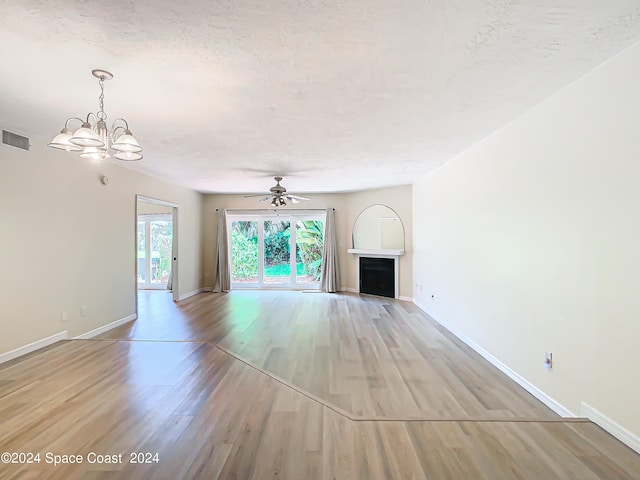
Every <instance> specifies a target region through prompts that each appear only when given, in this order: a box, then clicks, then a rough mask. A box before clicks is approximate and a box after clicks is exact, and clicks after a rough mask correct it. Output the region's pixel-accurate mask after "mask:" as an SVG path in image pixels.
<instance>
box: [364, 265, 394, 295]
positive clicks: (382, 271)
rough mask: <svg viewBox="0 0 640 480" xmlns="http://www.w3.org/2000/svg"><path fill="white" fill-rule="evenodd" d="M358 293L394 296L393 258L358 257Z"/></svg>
mask: <svg viewBox="0 0 640 480" xmlns="http://www.w3.org/2000/svg"><path fill="white" fill-rule="evenodd" d="M359 268H360V293H368V294H371V295H380V296H381V297H391V298H394V297H395V291H396V285H395V260H394V259H393V258H376V257H360V267H359Z"/></svg>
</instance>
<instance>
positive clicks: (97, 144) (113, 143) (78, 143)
mask: <svg viewBox="0 0 640 480" xmlns="http://www.w3.org/2000/svg"><path fill="white" fill-rule="evenodd" d="M91 73H92V74H93V76H94V77H96V78H97V79H98V80H99V81H98V84H99V85H100V96H99V97H98V100H99V105H100V110H99V111H98V113H91V112H89V113H88V114H87V118H86V120H82V119H81V118H78V117H71V118H69V119H67V121H66V122H65V124H64V128H63V129H62V130H61V131H60V133H59V134H58V135H56V136H55V137H54V138H53V140H51V143H49V146H50V147H52V148H58V149H60V150H66V151H67V152H81V153H80V156H81V157H83V158H90V159H92V160H104V159H106V158H109V157H111V156H112V157H114V158H117V159H118V160H124V161H135V160H141V159H142V147H141V146H140V144H139V143H138V141H137V140H136V139H135V137H134V136H133V134H132V133H131V130H129V124H128V123H127V121H126V120H125V119H123V118H118V119H116V120H114V122H113V124H112V125H111V129H108V128H107V121H106V120H107V114H106V113H105V112H104V81H105V80H111V79H112V78H113V75H112V74H111V73H109V72H107V71H106V70H100V69H96V70H92V71H91ZM74 121H78V122H80V127H79V128H77V129H76V130H75V131H71V130H70V129H69V126H70V124H71V122H74Z"/></svg>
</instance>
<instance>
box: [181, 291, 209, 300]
mask: <svg viewBox="0 0 640 480" xmlns="http://www.w3.org/2000/svg"><path fill="white" fill-rule="evenodd" d="M205 291H206V290H205V289H204V288H198V289H197V290H193V291H191V292H187V293H183V294H182V295H180V296H179V297H178V301H179V302H181V301H182V300H186V299H187V298H189V297H193V296H194V295H197V294H199V293H202V292H205Z"/></svg>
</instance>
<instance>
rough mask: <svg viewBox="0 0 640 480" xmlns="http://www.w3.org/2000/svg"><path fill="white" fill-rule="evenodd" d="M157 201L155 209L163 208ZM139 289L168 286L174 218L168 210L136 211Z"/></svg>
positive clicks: (155, 288)
mask: <svg viewBox="0 0 640 480" xmlns="http://www.w3.org/2000/svg"><path fill="white" fill-rule="evenodd" d="M164 208H167V209H169V207H164V206H163V205H158V206H157V208H155V209H154V210H158V209H164ZM136 239H137V245H138V275H137V278H138V289H140V290H163V289H169V290H171V284H170V279H171V263H172V262H171V258H172V255H173V252H172V246H173V219H172V215H171V214H170V213H165V214H161V213H138V228H137V232H136Z"/></svg>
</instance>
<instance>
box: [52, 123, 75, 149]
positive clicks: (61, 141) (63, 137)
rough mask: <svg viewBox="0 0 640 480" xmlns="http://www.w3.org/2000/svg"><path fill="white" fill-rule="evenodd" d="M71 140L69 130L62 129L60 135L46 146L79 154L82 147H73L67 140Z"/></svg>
mask: <svg viewBox="0 0 640 480" xmlns="http://www.w3.org/2000/svg"><path fill="white" fill-rule="evenodd" d="M70 139H71V130H69V129H67V128H63V129H62V130H60V133H59V134H58V135H56V136H55V137H53V140H51V142H50V143H49V144H48V146H49V147H51V148H58V149H60V150H66V151H67V152H79V151H80V150H82V147H79V146H78V145H74V144H73V143H71V142H70V141H69V140H70Z"/></svg>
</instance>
